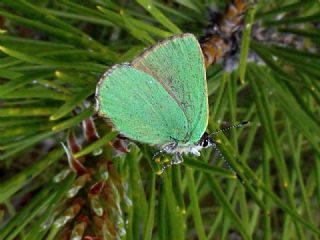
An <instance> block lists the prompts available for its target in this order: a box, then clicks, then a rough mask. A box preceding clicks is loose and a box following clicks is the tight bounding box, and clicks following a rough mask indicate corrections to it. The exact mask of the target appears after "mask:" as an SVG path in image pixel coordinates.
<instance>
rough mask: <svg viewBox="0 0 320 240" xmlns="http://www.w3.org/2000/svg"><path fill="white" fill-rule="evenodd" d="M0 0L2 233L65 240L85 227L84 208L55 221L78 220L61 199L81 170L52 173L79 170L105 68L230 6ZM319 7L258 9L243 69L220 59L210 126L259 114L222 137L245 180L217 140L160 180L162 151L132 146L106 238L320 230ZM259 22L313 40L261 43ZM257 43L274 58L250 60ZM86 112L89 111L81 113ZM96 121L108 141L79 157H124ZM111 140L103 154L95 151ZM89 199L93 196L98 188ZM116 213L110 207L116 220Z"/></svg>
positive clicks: (307, 235)
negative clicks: (75, 164) (73, 164)
mask: <svg viewBox="0 0 320 240" xmlns="http://www.w3.org/2000/svg"><path fill="white" fill-rule="evenodd" d="M0 4H1V5H0V6H1V8H0V16H2V17H3V18H4V19H5V20H6V21H5V25H4V26H3V29H2V30H0V31H1V32H0V83H1V85H0V166H1V169H0V170H1V177H0V179H1V183H0V203H2V205H1V206H2V207H1V209H2V210H0V220H1V219H2V224H1V225H2V228H1V230H0V239H6V240H8V239H54V238H55V237H56V236H57V235H56V234H57V233H58V232H59V231H60V230H61V229H62V228H64V227H67V228H69V229H72V228H73V224H74V220H73V218H71V219H70V220H69V222H68V223H66V225H59V226H58V225H57V224H50V223H51V222H52V221H53V220H55V219H58V218H59V216H65V215H64V213H63V211H64V210H65V209H64V207H63V206H66V205H63V204H62V205H61V202H64V201H65V198H66V193H67V192H68V190H70V188H72V186H73V184H74V183H75V178H76V176H75V175H74V174H72V173H70V172H69V173H67V174H66V175H67V177H66V178H65V179H64V180H63V181H61V182H60V183H56V182H53V181H52V179H53V178H54V176H56V175H57V174H58V173H61V172H64V171H65V170H66V169H68V165H67V160H66V156H65V155H66V154H65V152H64V150H63V148H62V146H61V144H60V141H65V139H66V136H67V132H68V130H70V129H75V130H76V131H78V130H77V129H79V123H80V122H81V121H82V120H84V119H86V118H88V117H89V116H92V115H93V114H94V109H93V107H92V106H89V107H88V106H84V105H83V102H84V100H86V99H88V98H89V102H90V99H91V98H90V96H92V94H93V93H94V91H95V86H96V83H97V81H98V79H99V76H100V75H101V74H102V73H103V72H104V71H105V70H107V69H108V68H109V67H110V66H112V65H113V64H115V63H121V62H125V61H130V60H131V59H132V58H133V57H134V56H136V55H137V54H139V53H140V52H141V51H142V50H143V49H144V48H146V47H147V46H150V45H152V44H154V43H156V42H157V40H160V39H163V38H166V37H168V36H171V35H173V34H177V33H181V32H191V33H194V34H196V35H197V36H200V35H201V34H202V31H203V29H204V28H205V26H206V25H207V23H208V17H207V16H206V14H205V13H207V10H208V7H209V6H211V5H212V4H215V5H219V6H224V5H225V2H223V3H222V1H213V0H212V1H210V0H201V1H196V0H169V1H164V0H163V1H162V0H158V1H149V0H136V1H111V0H88V1H77V0H56V1H45V0H37V1H26V0H16V1H11V0H2V1H0ZM319 15H320V5H319V2H318V1H312V0H310V1H298V2H295V1H290V0H286V1H259V2H258V3H257V4H256V5H252V7H251V8H250V10H249V11H248V12H247V17H246V24H245V26H246V27H245V28H244V29H245V30H244V35H243V36H244V37H243V41H242V43H241V59H240V65H239V66H240V67H239V68H238V69H236V70H234V71H233V72H231V73H229V72H225V71H223V68H222V66H221V64H217V65H214V66H211V67H210V68H209V69H208V85H209V101H210V120H209V126H208V129H209V131H210V132H211V131H214V130H215V129H217V128H219V127H220V126H223V125H224V124H223V123H225V122H227V123H229V124H227V125H230V124H232V123H237V122H239V121H242V120H250V122H251V123H250V126H249V127H245V128H242V129H233V130H231V131H230V133H229V134H228V136H227V137H226V136H225V135H223V134H219V135H216V140H217V141H218V142H219V147H220V149H221V151H222V152H223V154H224V155H225V157H226V158H227V159H228V161H229V162H230V165H231V166H232V167H233V168H234V169H235V170H236V171H237V173H238V174H239V176H240V177H241V179H242V182H241V181H239V180H238V179H235V178H234V175H233V173H232V172H231V171H230V170H229V169H227V168H225V167H224V166H223V161H221V159H217V158H216V157H215V155H214V153H213V152H212V151H211V150H210V149H208V150H205V151H203V153H202V156H201V157H199V158H198V159H195V158H192V157H186V159H185V162H184V163H183V164H181V165H179V166H173V167H171V168H170V169H168V170H167V171H166V172H165V173H164V174H162V175H160V176H159V175H157V172H158V171H159V168H160V166H159V165H158V164H157V163H155V162H153V161H152V160H151V156H152V153H153V151H154V149H152V148H150V147H148V146H143V145H139V146H135V145H132V146H131V152H130V153H129V154H126V155H125V156H122V157H117V158H113V159H112V161H113V164H114V165H115V166H116V169H117V171H118V173H119V176H120V177H119V178H120V179H121V181H122V183H123V185H124V190H123V191H124V192H125V193H124V194H122V197H119V198H118V200H117V201H119V206H120V205H121V206H122V211H121V214H120V213H119V214H120V215H119V216H117V217H119V218H122V219H124V224H123V225H122V226H120V225H119V226H118V227H117V228H116V229H117V231H118V232H116V233H114V234H111V235H112V236H111V235H108V237H107V236H105V239H120V238H122V239H175V240H176V239H239V238H238V237H240V238H241V239H319V237H320V230H319V229H320V228H319V226H320V211H319V210H320V144H319V143H320V121H319V119H320V118H319V103H320V83H319V78H320V68H319V66H320V55H319V39H320V29H319ZM278 16H282V17H281V18H279V17H278ZM256 22H260V23H261V26H263V27H265V28H266V29H268V28H274V29H275V31H279V32H285V33H293V34H296V35H297V36H300V37H302V38H303V44H304V48H303V49H294V48H292V47H291V46H290V45H288V46H279V45H278V46H277V44H273V43H270V42H258V41H253V40H252V38H251V37H250V31H251V26H252V24H253V23H256ZM4 30H6V31H4ZM248 48H250V49H251V50H253V51H255V52H256V53H257V54H258V55H259V56H260V57H261V58H262V59H263V60H264V62H265V65H257V64H255V63H248V62H247V54H248ZM311 48H313V49H315V51H312V52H311V51H310V49H311ZM76 108H77V109H78V110H79V109H81V111H80V112H79V113H78V114H77V115H74V114H72V111H73V110H74V109H76ZM95 121H96V124H97V127H98V132H99V134H100V136H101V138H100V139H99V140H97V141H95V142H93V143H90V144H89V145H86V146H84V148H83V149H82V150H81V151H80V152H78V153H77V155H76V157H80V156H86V157H87V158H88V159H89V160H90V164H91V167H93V168H94V167H95V164H94V163H95V160H96V159H98V158H99V159H100V160H101V159H108V160H110V159H111V154H110V151H111V147H110V145H108V144H106V143H107V142H108V141H110V140H111V139H112V138H114V137H115V134H113V133H110V130H109V129H108V128H106V126H105V124H104V123H103V121H101V119H96V120H95ZM99 148H101V149H102V150H103V153H102V154H101V155H99V156H94V155H93V154H92V152H95V151H96V150H97V149H99ZM214 159H216V160H214ZM87 161H88V160H87ZM30 194H31V196H32V197H29V198H27V200H28V201H27V202H26V203H25V204H17V201H21V199H22V198H24V197H25V196H30ZM81 194H82V195H81ZM79 195H81V196H82V197H83V198H85V197H84V196H85V195H86V192H85V190H83V191H82V192H80V193H79ZM124 196H125V197H124ZM101 201H102V202H103V200H101ZM124 202H125V203H124ZM105 204H106V205H108V202H106V203H105ZM89 205H90V204H89ZM86 207H88V206H87V205H86ZM84 208H85V206H84ZM88 211H89V212H90V210H88ZM88 215H89V216H90V214H88ZM115 219H116V217H115V216H113V215H110V219H109V220H110V222H111V224H112V222H113V221H115ZM89 221H92V220H91V219H90V220H89ZM43 224H45V226H46V227H40V226H44V225H43ZM108 224H110V223H108ZM93 225H94V223H93ZM95 231H96V230H95V229H94V228H93V229H90V231H89V232H90V233H91V235H92V236H94V235H95ZM124 232H125V234H124ZM31 233H32V235H31Z"/></svg>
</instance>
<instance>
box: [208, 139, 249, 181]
mask: <svg viewBox="0 0 320 240" xmlns="http://www.w3.org/2000/svg"><path fill="white" fill-rule="evenodd" d="M212 147H213V149H214V150H215V151H216V152H217V153H218V155H219V157H220V158H221V159H222V160H223V162H224V164H225V165H226V166H227V168H229V169H230V170H231V171H232V172H233V174H234V175H235V176H236V177H237V178H238V179H239V180H240V182H243V180H242V178H241V177H240V176H239V174H238V173H237V171H236V170H235V169H234V168H233V167H232V166H231V165H230V163H229V161H228V160H227V159H226V158H225V157H224V155H223V154H222V152H221V151H220V149H219V148H218V146H217V144H213V145H212Z"/></svg>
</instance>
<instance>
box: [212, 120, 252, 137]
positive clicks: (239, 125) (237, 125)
mask: <svg viewBox="0 0 320 240" xmlns="http://www.w3.org/2000/svg"><path fill="white" fill-rule="evenodd" d="M248 123H249V121H243V122H241V123H238V124H235V125H232V126H229V127H226V128H221V129H219V130H217V131H215V132H212V133H210V134H209V136H213V135H216V134H218V133H221V132H227V131H229V130H230V129H232V128H240V127H243V126H245V125H247V124H248Z"/></svg>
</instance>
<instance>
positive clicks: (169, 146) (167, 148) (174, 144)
mask: <svg viewBox="0 0 320 240" xmlns="http://www.w3.org/2000/svg"><path fill="white" fill-rule="evenodd" d="M177 146H178V142H176V141H175V142H171V143H168V144H166V145H165V146H164V147H163V148H161V149H160V150H159V151H157V152H155V153H154V154H153V157H152V159H155V158H156V157H157V156H159V155H161V154H163V153H171V152H172V151H173V150H174V149H176V148H177Z"/></svg>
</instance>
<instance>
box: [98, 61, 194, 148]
mask: <svg viewBox="0 0 320 240" xmlns="http://www.w3.org/2000/svg"><path fill="white" fill-rule="evenodd" d="M96 97H97V101H98V112H99V114H100V115H102V116H104V117H107V118H109V119H110V120H111V122H112V123H113V124H114V126H115V127H116V128H117V130H119V131H120V132H121V133H122V134H124V135H125V136H127V137H129V138H131V139H133V140H137V141H140V142H145V143H149V144H165V143H168V142H170V141H172V138H177V139H178V140H179V139H183V138H184V136H185V135H186V133H187V130H188V127H187V126H188V124H187V119H186V118H185V115H184V113H183V111H182V109H181V108H180V107H179V106H178V104H177V103H176V101H174V100H173V99H172V97H171V96H170V95H169V93H168V92H167V91H166V90H165V89H164V88H163V86H162V85H161V84H160V83H159V82H158V81H157V80H155V79H154V78H153V77H152V76H151V75H149V74H147V73H145V72H143V71H140V70H138V69H135V68H134V67H132V66H130V65H128V64H126V65H116V66H115V67H113V68H112V69H111V70H109V71H108V72H106V73H105V74H104V75H103V77H102V78H101V80H100V82H99V87H98V88H97V93H96Z"/></svg>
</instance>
